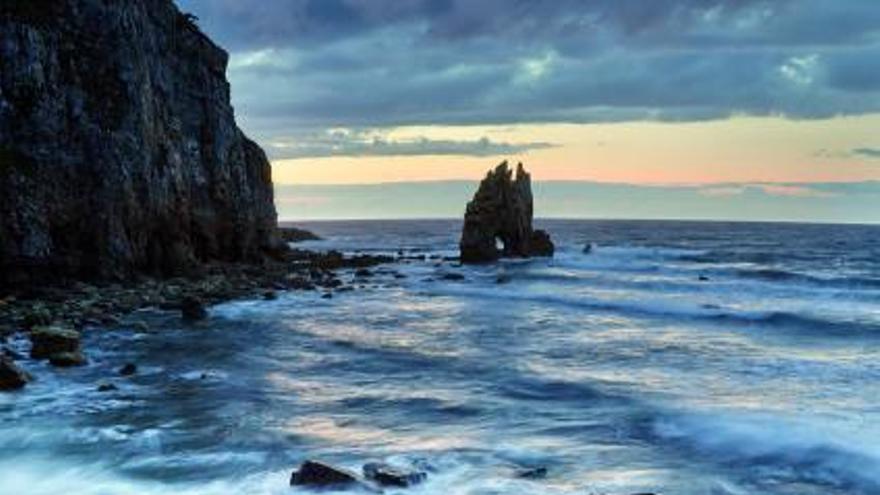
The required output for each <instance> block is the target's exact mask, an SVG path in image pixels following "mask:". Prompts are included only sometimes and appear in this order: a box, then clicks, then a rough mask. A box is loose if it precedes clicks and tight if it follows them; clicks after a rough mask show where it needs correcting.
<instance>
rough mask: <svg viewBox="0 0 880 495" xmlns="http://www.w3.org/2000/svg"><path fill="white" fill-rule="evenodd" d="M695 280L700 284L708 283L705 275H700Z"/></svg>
mask: <svg viewBox="0 0 880 495" xmlns="http://www.w3.org/2000/svg"><path fill="white" fill-rule="evenodd" d="M697 280H699V281H700V282H708V281H709V277H707V276H705V275H700V276H699V277H697Z"/></svg>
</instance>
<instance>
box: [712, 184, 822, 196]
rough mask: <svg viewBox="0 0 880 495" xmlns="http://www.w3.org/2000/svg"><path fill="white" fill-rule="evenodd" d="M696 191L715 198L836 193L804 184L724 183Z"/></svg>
mask: <svg viewBox="0 0 880 495" xmlns="http://www.w3.org/2000/svg"><path fill="white" fill-rule="evenodd" d="M696 192H697V194H699V195H701V196H706V197H716V198H730V197H735V196H743V195H746V194H750V193H758V194H763V195H767V196H780V197H791V198H831V197H834V196H837V195H838V193H837V192H833V191H827V190H823V189H820V188H817V187H813V186H810V185H804V184H724V185H719V186H711V187H702V188H698V189H697V190H696Z"/></svg>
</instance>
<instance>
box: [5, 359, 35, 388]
mask: <svg viewBox="0 0 880 495" xmlns="http://www.w3.org/2000/svg"><path fill="white" fill-rule="evenodd" d="M29 381H31V376H30V375H29V374H27V372H26V371H24V370H22V369H21V368H19V367H18V365H17V364H15V361H13V360H12V358H10V357H9V356H5V355H0V390H18V389H20V388H22V387H24V386H25V385H27V383H28V382H29Z"/></svg>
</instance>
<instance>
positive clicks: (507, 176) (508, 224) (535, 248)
mask: <svg viewBox="0 0 880 495" xmlns="http://www.w3.org/2000/svg"><path fill="white" fill-rule="evenodd" d="M532 215H533V205H532V180H531V177H530V176H529V174H528V173H527V172H526V171H525V169H523V166H522V163H520V164H519V165H517V167H516V177H515V178H514V177H513V174H512V171H511V170H510V168H508V166H507V162H503V163H501V165H498V167H496V168H495V170H490V171H489V173H488V174H487V175H486V178H485V179H483V181H482V182H481V183H480V187H479V189H477V192H476V193H475V194H474V198H473V200H471V202H470V203H468V205H467V211H466V212H465V216H464V227H463V228H462V231H461V241H460V243H459V247H460V251H461V261H462V263H485V262H489V261H495V260H497V259H498V258H500V257H502V256H504V257H529V256H552V255H553V250H554V247H553V242H552V241H551V240H550V236H549V235H548V234H547V233H546V232H544V231H543V230H533V228H532ZM499 244H500V246H499ZM499 247H500V249H499Z"/></svg>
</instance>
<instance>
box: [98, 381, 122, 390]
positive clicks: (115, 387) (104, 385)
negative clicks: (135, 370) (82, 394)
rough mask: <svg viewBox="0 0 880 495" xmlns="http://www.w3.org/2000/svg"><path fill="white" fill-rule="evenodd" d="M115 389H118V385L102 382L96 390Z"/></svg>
mask: <svg viewBox="0 0 880 495" xmlns="http://www.w3.org/2000/svg"><path fill="white" fill-rule="evenodd" d="M115 390H119V387H117V386H116V385H113V384H112V383H102V384H100V385H98V392H113V391H115Z"/></svg>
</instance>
